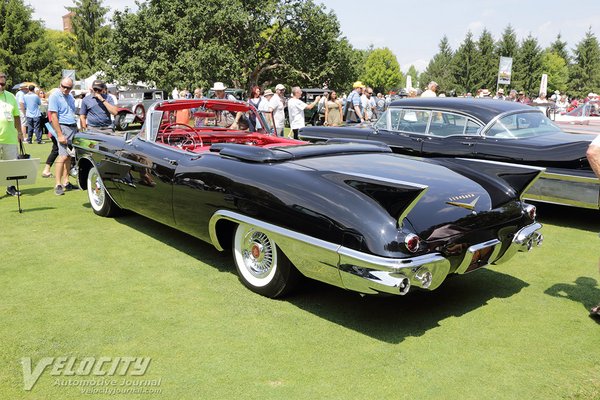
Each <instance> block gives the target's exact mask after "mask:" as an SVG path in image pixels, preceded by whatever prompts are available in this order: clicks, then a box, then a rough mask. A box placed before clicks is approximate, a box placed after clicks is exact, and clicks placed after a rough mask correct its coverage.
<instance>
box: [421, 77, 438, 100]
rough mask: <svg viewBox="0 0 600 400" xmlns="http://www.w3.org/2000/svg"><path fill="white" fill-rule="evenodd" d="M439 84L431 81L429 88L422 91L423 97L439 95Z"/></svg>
mask: <svg viewBox="0 0 600 400" xmlns="http://www.w3.org/2000/svg"><path fill="white" fill-rule="evenodd" d="M438 87H439V85H438V84H437V82H434V81H431V82H429V84H428V85H427V90H426V91H424V92H423V93H421V97H437V94H436V93H435V92H437V90H438Z"/></svg>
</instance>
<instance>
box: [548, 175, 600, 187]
mask: <svg viewBox="0 0 600 400" xmlns="http://www.w3.org/2000/svg"><path fill="white" fill-rule="evenodd" d="M543 177H544V178H547V179H556V180H560V181H568V182H582V183H591V184H595V185H598V186H600V179H598V178H596V177H591V176H590V177H586V176H575V175H567V174H557V173H555V172H544V174H543Z"/></svg>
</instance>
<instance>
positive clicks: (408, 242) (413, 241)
mask: <svg viewBox="0 0 600 400" xmlns="http://www.w3.org/2000/svg"><path fill="white" fill-rule="evenodd" d="M404 245H405V246H406V249H407V250H408V251H410V252H411V253H415V252H416V251H417V250H419V246H420V245H421V238H420V237H418V236H417V235H415V234H413V233H409V234H408V235H406V237H405V238H404Z"/></svg>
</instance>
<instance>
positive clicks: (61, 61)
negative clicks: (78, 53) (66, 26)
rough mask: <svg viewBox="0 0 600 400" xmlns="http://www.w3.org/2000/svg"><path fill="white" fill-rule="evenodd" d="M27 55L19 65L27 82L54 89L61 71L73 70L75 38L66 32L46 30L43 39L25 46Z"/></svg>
mask: <svg viewBox="0 0 600 400" xmlns="http://www.w3.org/2000/svg"><path fill="white" fill-rule="evenodd" d="M27 54H30V55H31V57H25V58H24V59H23V62H22V64H21V68H22V70H23V74H24V76H26V77H27V80H32V81H34V82H36V83H37V84H38V85H40V87H43V88H50V87H56V85H57V84H58V82H59V81H60V78H61V76H62V70H63V69H73V68H74V65H73V62H72V60H73V59H74V58H75V38H74V37H73V35H72V34H70V33H68V32H62V31H55V30H51V29H46V32H45V33H44V35H43V37H41V38H40V39H38V40H36V41H35V42H32V43H30V44H28V45H27Z"/></svg>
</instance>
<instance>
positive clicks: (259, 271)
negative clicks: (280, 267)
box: [241, 231, 273, 278]
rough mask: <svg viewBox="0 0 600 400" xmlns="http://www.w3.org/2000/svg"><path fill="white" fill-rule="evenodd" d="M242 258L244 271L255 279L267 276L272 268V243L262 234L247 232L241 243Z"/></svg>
mask: <svg viewBox="0 0 600 400" xmlns="http://www.w3.org/2000/svg"><path fill="white" fill-rule="evenodd" d="M241 250H242V257H243V260H244V266H245V267H246V269H247V270H248V271H249V272H250V273H251V274H252V275H253V276H255V277H257V278H264V277H266V276H267V275H269V272H270V271H271V269H272V268H273V243H272V242H271V241H270V240H269V237H268V236H267V235H265V234H264V233H262V232H256V231H251V232H248V233H247V234H246V236H245V238H244V241H243V243H242V249H241Z"/></svg>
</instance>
